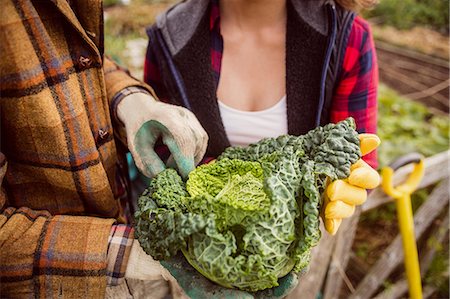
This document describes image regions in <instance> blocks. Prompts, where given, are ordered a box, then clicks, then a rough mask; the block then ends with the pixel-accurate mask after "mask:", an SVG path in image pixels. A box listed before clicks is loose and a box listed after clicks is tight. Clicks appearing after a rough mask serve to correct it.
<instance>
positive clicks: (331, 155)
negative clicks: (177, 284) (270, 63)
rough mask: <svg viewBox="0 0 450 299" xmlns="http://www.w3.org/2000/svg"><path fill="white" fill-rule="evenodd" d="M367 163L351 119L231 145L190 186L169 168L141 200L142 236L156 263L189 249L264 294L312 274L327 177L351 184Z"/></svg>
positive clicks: (230, 283)
mask: <svg viewBox="0 0 450 299" xmlns="http://www.w3.org/2000/svg"><path fill="white" fill-rule="evenodd" d="M360 156H361V153H360V149H359V140H358V134H357V132H356V131H355V125H354V122H353V120H352V119H350V118H349V119H347V120H345V121H342V122H340V123H337V124H328V125H326V126H324V127H318V128H316V129H314V130H312V131H310V132H308V133H307V134H306V135H302V136H290V135H283V136H280V137H278V138H267V139H263V140H261V141H260V142H258V143H256V144H252V145H250V146H249V147H246V148H239V147H230V148H228V149H226V150H225V151H224V153H223V154H222V155H221V156H220V157H218V159H217V161H215V162H213V163H209V164H205V165H201V166H199V167H197V168H196V169H195V170H194V171H192V172H191V173H190V174H189V178H188V180H187V182H186V183H185V182H184V181H183V180H182V179H181V177H180V176H179V175H178V174H177V172H176V171H175V170H173V169H167V170H165V171H163V172H162V173H160V174H159V175H158V176H157V177H156V178H154V179H153V180H152V181H151V182H150V187H149V188H148V189H147V190H146V191H145V192H144V193H143V195H142V196H141V197H140V198H139V203H138V205H139V209H138V211H137V212H136V215H135V216H136V221H137V223H136V234H137V237H138V239H139V241H140V243H141V245H142V247H143V248H144V250H145V251H146V252H147V253H148V254H150V255H151V256H153V258H155V259H169V258H170V257H171V256H174V255H175V254H176V253H177V252H178V251H180V250H181V251H182V252H183V254H184V256H185V257H186V259H187V260H188V262H189V263H190V264H191V265H192V266H193V267H194V268H195V269H197V270H198V271H199V272H200V273H201V274H203V275H204V276H206V277H207V278H209V279H210V280H212V281H214V282H216V283H218V284H220V285H222V286H224V287H228V288H238V289H241V290H245V291H252V292H253V291H258V290H262V289H267V288H272V287H274V286H277V285H278V282H277V281H278V278H280V277H282V276H284V275H286V274H287V273H289V272H291V271H294V272H300V271H302V270H305V269H306V268H307V267H308V265H309V262H310V253H311V248H312V247H313V246H315V245H317V243H318V241H319V239H320V230H319V211H320V206H321V194H322V193H323V190H324V188H325V183H326V180H327V177H328V178H330V179H331V180H335V179H343V178H346V177H348V175H349V174H350V165H351V164H353V163H355V162H356V161H357V160H358V159H359V158H360Z"/></svg>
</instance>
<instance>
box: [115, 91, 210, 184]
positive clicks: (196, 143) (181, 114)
mask: <svg viewBox="0 0 450 299" xmlns="http://www.w3.org/2000/svg"><path fill="white" fill-rule="evenodd" d="M117 115H118V117H119V119H120V121H122V122H123V123H124V125H125V130H126V134H127V143H128V148H129V150H130V152H131V154H132V156H133V159H134V161H135V163H136V166H137V168H138V169H139V171H140V172H141V173H143V174H144V175H145V176H147V177H149V178H152V177H154V176H155V175H157V174H158V173H160V172H161V171H163V170H164V169H165V168H166V166H165V164H164V163H163V161H161V159H160V158H159V157H158V155H157V154H156V152H155V150H154V146H155V143H156V141H157V140H158V138H160V137H161V138H162V141H163V143H164V144H165V145H167V147H168V148H169V150H170V152H171V154H172V155H171V160H172V159H173V161H174V162H175V164H176V167H177V168H178V170H179V172H180V174H181V175H182V176H183V177H187V175H188V174H189V172H191V171H192V170H193V169H194V168H195V166H196V165H197V164H198V163H199V162H200V161H201V159H202V158H203V155H204V154H205V152H206V147H207V145H208V135H207V134H206V131H205V130H204V129H203V127H202V126H201V124H200V122H199V121H198V120H197V118H196V117H195V115H194V114H193V113H192V112H190V111H189V110H187V109H186V108H183V107H179V106H175V105H170V104H166V103H162V102H158V101H156V100H155V99H154V98H153V97H152V96H150V95H148V94H145V93H133V94H130V95H128V96H126V97H125V98H124V99H122V101H121V102H120V103H119V105H118V107H117Z"/></svg>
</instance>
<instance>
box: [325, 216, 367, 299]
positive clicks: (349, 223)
mask: <svg viewBox="0 0 450 299" xmlns="http://www.w3.org/2000/svg"><path fill="white" fill-rule="evenodd" d="M360 214H361V209H360V208H358V209H357V210H356V212H355V214H354V215H353V216H352V217H351V218H350V219H346V220H344V221H342V225H341V227H340V228H339V231H338V235H337V240H336V244H335V247H334V249H333V252H332V255H331V262H330V266H329V267H328V274H327V279H326V282H325V288H324V294H323V298H324V299H333V298H338V296H339V291H340V289H341V286H342V282H343V277H342V273H344V272H345V269H346V268H347V263H348V261H349V259H350V254H351V247H352V244H353V239H354V238H355V233H356V228H357V227H358V220H359V215H360Z"/></svg>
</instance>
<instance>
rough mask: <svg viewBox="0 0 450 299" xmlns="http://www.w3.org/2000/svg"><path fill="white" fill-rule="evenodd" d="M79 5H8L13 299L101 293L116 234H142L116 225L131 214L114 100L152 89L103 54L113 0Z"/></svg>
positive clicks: (1, 200)
mask: <svg viewBox="0 0 450 299" xmlns="http://www.w3.org/2000/svg"><path fill="white" fill-rule="evenodd" d="M71 2H72V3H71V4H70V5H69V2H68V1H65V0H58V1H57V0H52V1H31V0H21V1H17V0H4V1H2V18H0V40H1V41H2V42H1V43H0V53H1V54H2V56H1V59H0V71H1V77H0V78H1V86H0V92H1V100H0V108H1V152H2V153H3V154H4V155H5V156H6V161H7V163H5V162H3V163H1V169H0V174H1V173H2V172H3V173H4V172H5V170H6V176H5V178H4V180H3V184H2V189H3V191H2V192H1V193H0V195H1V196H0V297H2V298H4V297H8V298H10V297H20V298H26V297H41V298H44V297H45V298H48V297H56V296H59V297H64V298H75V297H79V298H101V297H103V296H104V292H105V288H106V274H107V269H106V268H107V250H108V239H109V240H110V244H109V246H110V247H111V246H113V245H114V243H117V242H114V240H116V239H117V238H118V237H120V236H122V235H125V236H126V237H130V238H132V231H131V230H130V229H129V228H124V227H120V228H115V227H112V224H113V223H114V222H115V221H116V220H117V219H119V220H120V221H124V218H123V209H122V207H121V205H120V202H119V200H118V197H119V196H120V190H118V189H119V188H117V184H116V178H117V177H119V176H120V172H118V167H117V166H118V163H117V162H118V154H117V148H116V142H115V139H114V137H113V136H114V133H115V132H117V130H114V129H116V126H115V127H114V128H113V121H112V120H111V116H110V115H111V113H110V106H111V105H113V106H114V103H113V102H114V101H115V99H119V98H120V97H121V96H120V95H121V93H122V92H123V90H124V89H126V88H127V87H130V86H139V87H140V88H144V89H146V90H148V91H150V92H152V90H151V89H150V88H149V87H148V86H146V85H144V84H142V83H140V82H138V81H136V80H135V79H133V78H131V77H130V76H128V75H127V74H126V73H125V72H123V71H122V70H120V69H119V68H118V67H117V66H116V65H115V64H114V63H112V62H111V61H109V60H108V59H106V58H105V59H103V21H102V15H103V11H102V3H101V0H78V1H71ZM6 165H8V168H6ZM118 245H119V247H120V246H122V249H120V250H117V247H116V249H114V250H112V249H111V248H110V250H111V251H114V252H116V253H117V252H121V254H122V255H124V252H123V246H126V245H127V244H118ZM112 265H114V261H113V262H112ZM114 271H118V272H124V267H123V265H118V266H117V267H115V266H112V269H109V272H114Z"/></svg>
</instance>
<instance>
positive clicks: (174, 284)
mask: <svg viewBox="0 0 450 299" xmlns="http://www.w3.org/2000/svg"><path fill="white" fill-rule="evenodd" d="M125 279H127V281H128V279H139V280H142V281H151V282H152V281H153V282H154V284H156V283H157V281H158V280H159V281H161V280H165V281H167V283H168V285H169V287H168V288H166V289H167V290H168V289H170V294H171V295H172V297H173V298H188V297H190V298H193V299H219V298H228V299H263V298H264V299H281V298H283V297H285V296H287V295H288V294H289V293H290V292H291V291H292V290H293V289H294V288H295V286H296V285H297V282H298V279H297V275H295V274H293V273H289V274H288V275H286V276H285V277H282V278H280V279H279V284H280V285H279V286H278V287H275V288H272V289H268V290H263V291H259V292H257V293H248V292H244V291H240V290H235V289H228V288H224V287H221V286H219V285H218V284H216V283H214V282H212V281H210V280H208V279H207V278H205V277H204V276H203V275H201V274H200V273H199V272H198V271H197V270H195V269H194V268H193V267H192V266H191V265H190V264H189V263H188V262H187V261H186V259H185V258H184V256H183V254H182V253H178V254H177V255H176V256H174V257H172V258H171V259H170V260H169V261H161V262H158V261H155V260H153V259H152V257H151V256H149V255H147V254H146V253H145V252H144V251H143V249H142V248H141V246H140V245H139V242H138V241H137V240H135V241H134V243H133V246H132V248H131V253H130V257H129V258H128V265H127V270H126V273H125ZM155 292H156V290H155ZM161 292H163V293H164V290H161V287H160V290H159V293H161ZM165 292H166V293H167V294H168V291H165ZM159 293H158V296H160V295H162V294H163V293H161V294H159ZM153 295H154V297H152V298H159V297H157V296H156V293H153Z"/></svg>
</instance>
